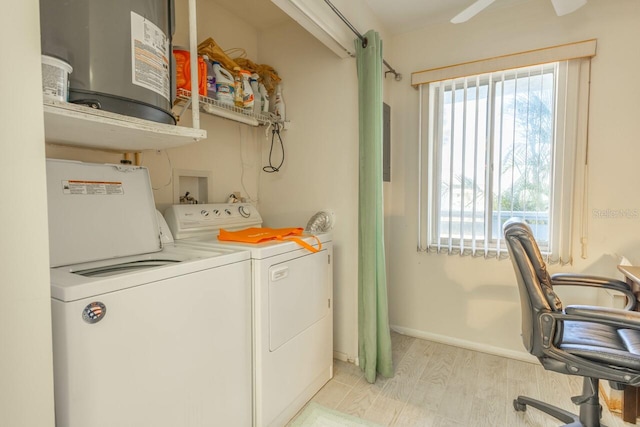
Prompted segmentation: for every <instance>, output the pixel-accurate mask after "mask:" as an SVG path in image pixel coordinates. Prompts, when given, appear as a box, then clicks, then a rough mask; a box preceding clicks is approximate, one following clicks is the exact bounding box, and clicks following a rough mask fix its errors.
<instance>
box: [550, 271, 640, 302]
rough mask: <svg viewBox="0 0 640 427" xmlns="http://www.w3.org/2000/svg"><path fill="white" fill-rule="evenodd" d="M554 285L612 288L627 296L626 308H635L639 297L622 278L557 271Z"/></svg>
mask: <svg viewBox="0 0 640 427" xmlns="http://www.w3.org/2000/svg"><path fill="white" fill-rule="evenodd" d="M551 285H552V286H560V285H562V286H589V287H593V288H601V289H610V290H612V291H617V292H620V293H622V294H624V296H626V297H627V305H626V306H625V307H624V309H625V310H635V309H636V304H637V299H636V296H635V295H634V294H633V292H632V291H631V286H629V284H628V283H625V282H623V281H621V280H617V279H611V278H608V277H599V276H588V275H586V274H570V273H557V274H554V275H553V276H551Z"/></svg>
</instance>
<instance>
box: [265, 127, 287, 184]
mask: <svg viewBox="0 0 640 427" xmlns="http://www.w3.org/2000/svg"><path fill="white" fill-rule="evenodd" d="M276 134H277V135H278V139H279V140H280V149H281V151H282V160H280V164H279V165H278V166H273V163H272V161H271V156H272V154H273V145H274V142H275V139H276ZM283 164H284V143H283V142H282V136H280V124H279V123H275V124H274V125H273V130H272V131H271V148H269V166H264V167H263V168H262V170H263V171H265V172H267V173H275V172H280V168H281V167H282V165H283Z"/></svg>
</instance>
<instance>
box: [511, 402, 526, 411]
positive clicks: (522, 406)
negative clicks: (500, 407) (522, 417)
mask: <svg viewBox="0 0 640 427" xmlns="http://www.w3.org/2000/svg"><path fill="white" fill-rule="evenodd" d="M513 409H515V410H516V411H518V412H524V411H526V410H527V405H525V404H524V403H520V402H518V399H513Z"/></svg>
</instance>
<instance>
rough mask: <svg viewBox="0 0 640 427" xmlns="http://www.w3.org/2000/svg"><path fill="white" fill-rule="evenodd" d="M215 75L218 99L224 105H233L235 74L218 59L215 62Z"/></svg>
mask: <svg viewBox="0 0 640 427" xmlns="http://www.w3.org/2000/svg"><path fill="white" fill-rule="evenodd" d="M213 75H214V76H215V78H216V99H217V100H218V102H219V103H221V104H223V105H230V106H233V95H234V86H233V76H232V75H231V73H230V72H229V71H227V70H225V69H224V68H223V67H222V65H220V63H219V62H217V61H214V63H213Z"/></svg>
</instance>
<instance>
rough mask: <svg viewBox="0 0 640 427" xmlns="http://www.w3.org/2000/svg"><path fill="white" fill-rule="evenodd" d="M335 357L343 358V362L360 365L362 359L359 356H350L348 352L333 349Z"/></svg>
mask: <svg viewBox="0 0 640 427" xmlns="http://www.w3.org/2000/svg"><path fill="white" fill-rule="evenodd" d="M333 358H334V359H337V360H341V361H343V362H348V363H353V364H354V365H356V366H360V361H359V360H358V358H357V357H354V356H349V355H348V354H347V353H343V352H341V351H335V350H334V351H333Z"/></svg>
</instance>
